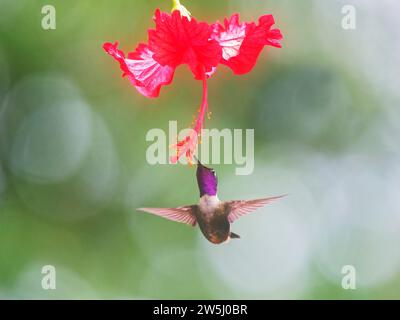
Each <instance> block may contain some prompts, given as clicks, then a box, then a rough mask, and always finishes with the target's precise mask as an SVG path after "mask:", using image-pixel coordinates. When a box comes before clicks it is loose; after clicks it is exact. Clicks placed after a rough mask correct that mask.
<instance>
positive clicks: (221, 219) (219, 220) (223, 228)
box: [195, 195, 230, 244]
mask: <svg viewBox="0 0 400 320" xmlns="http://www.w3.org/2000/svg"><path fill="white" fill-rule="evenodd" d="M195 211H196V212H195V215H196V219H197V223H198V224H199V227H200V230H201V231H202V233H203V235H204V236H205V237H206V238H207V240H209V241H210V242H212V243H214V244H219V243H222V242H225V241H226V240H228V238H229V233H230V224H229V221H228V215H227V213H226V206H225V205H224V203H223V202H221V201H219V200H218V198H217V196H209V195H204V196H203V197H201V198H200V201H199V205H198V206H197V208H196V210H195Z"/></svg>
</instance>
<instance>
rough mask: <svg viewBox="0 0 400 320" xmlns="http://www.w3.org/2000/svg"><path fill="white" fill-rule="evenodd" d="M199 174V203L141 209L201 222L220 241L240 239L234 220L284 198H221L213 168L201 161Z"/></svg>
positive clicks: (207, 233)
mask: <svg viewBox="0 0 400 320" xmlns="http://www.w3.org/2000/svg"><path fill="white" fill-rule="evenodd" d="M196 160H197V159H196ZM196 177H197V184H198V186H199V190H200V200H199V203H198V204H195V205H189V206H183V207H177V208H138V209H137V210H140V211H144V212H148V213H151V214H155V215H157V216H160V217H163V218H166V219H169V220H172V221H176V222H180V223H185V224H188V225H190V226H193V227H195V226H196V225H197V224H198V225H199V227H200V230H201V232H202V233H203V235H204V236H205V237H206V239H207V240H208V241H210V242H212V243H214V244H220V243H224V242H228V241H229V240H230V239H239V238H240V236H239V235H237V234H236V233H233V232H231V231H230V227H231V223H233V222H234V221H235V220H236V219H239V218H240V217H242V216H244V215H246V214H248V213H250V212H252V211H255V210H257V209H258V208H261V207H263V206H265V205H266V204H269V203H271V202H273V201H274V200H277V199H279V198H282V197H284V196H276V197H270V198H262V199H255V200H232V201H221V200H219V199H218V196H217V184H218V179H217V175H216V173H215V171H214V170H213V169H211V168H207V167H205V166H204V165H202V164H201V163H200V161H199V160H197V172H196Z"/></svg>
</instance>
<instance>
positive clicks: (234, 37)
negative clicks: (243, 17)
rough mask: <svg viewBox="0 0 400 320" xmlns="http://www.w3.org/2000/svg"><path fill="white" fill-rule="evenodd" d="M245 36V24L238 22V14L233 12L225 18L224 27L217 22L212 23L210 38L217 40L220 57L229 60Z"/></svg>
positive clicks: (237, 51)
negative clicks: (229, 17)
mask: <svg viewBox="0 0 400 320" xmlns="http://www.w3.org/2000/svg"><path fill="white" fill-rule="evenodd" d="M245 37H246V24H245V23H241V24H240V23H239V15H238V14H234V15H233V16H232V17H231V19H230V20H228V19H225V28H224V27H222V26H221V25H220V24H219V23H215V24H214V25H213V34H212V35H211V38H212V39H215V40H217V41H218V43H219V45H220V46H221V48H222V58H223V59H224V60H229V59H231V58H233V57H236V56H237V55H238V54H239V50H240V47H241V46H242V43H243V40H244V38H245Z"/></svg>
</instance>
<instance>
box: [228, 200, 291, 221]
mask: <svg viewBox="0 0 400 320" xmlns="http://www.w3.org/2000/svg"><path fill="white" fill-rule="evenodd" d="M282 197H284V195H283V196H277V197H270V198H262V199H255V200H233V201H227V202H226V204H227V205H228V206H229V209H230V210H229V211H228V212H230V213H229V214H228V221H229V223H232V222H233V221H235V220H237V219H239V218H240V217H243V216H245V215H246V214H249V213H250V212H253V211H255V210H257V209H258V208H261V207H263V206H265V205H267V204H269V203H271V202H273V201H275V200H277V199H280V198H282Z"/></svg>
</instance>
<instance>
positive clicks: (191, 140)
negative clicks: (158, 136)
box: [170, 73, 208, 164]
mask: <svg viewBox="0 0 400 320" xmlns="http://www.w3.org/2000/svg"><path fill="white" fill-rule="evenodd" d="M202 82H203V97H202V101H201V105H200V110H199V114H198V116H197V119H196V122H195V124H194V127H193V128H192V129H191V130H190V133H189V134H188V135H187V136H186V137H185V138H184V139H182V140H180V141H178V142H177V143H176V144H173V145H172V146H171V148H175V149H176V155H174V156H172V157H171V158H170V160H171V162H172V163H176V162H177V161H178V159H179V158H180V157H181V156H182V155H183V154H185V156H186V159H187V161H188V163H189V164H192V158H193V155H194V153H195V151H196V146H197V140H198V138H199V137H200V136H201V130H202V129H203V125H204V117H205V114H206V112H207V110H208V86H207V76H206V74H205V73H204V75H203V79H202Z"/></svg>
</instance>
